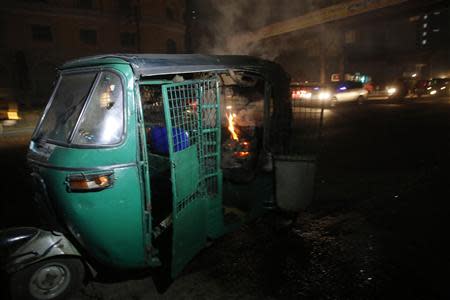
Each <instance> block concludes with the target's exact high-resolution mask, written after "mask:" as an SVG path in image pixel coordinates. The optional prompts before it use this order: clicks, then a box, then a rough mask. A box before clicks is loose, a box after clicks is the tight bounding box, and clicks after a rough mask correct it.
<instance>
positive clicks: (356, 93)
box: [329, 81, 369, 106]
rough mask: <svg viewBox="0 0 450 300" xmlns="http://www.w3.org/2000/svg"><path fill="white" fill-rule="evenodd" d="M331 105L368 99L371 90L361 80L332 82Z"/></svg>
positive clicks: (330, 88) (360, 101)
mask: <svg viewBox="0 0 450 300" xmlns="http://www.w3.org/2000/svg"><path fill="white" fill-rule="evenodd" d="M329 90H330V97H331V105H332V106H334V105H336V104H339V103H343V102H351V101H357V102H358V103H362V102H364V100H367V95H368V94H369V92H368V91H367V90H366V89H365V88H364V86H363V84H362V83H361V82H356V81H340V82H334V83H331V84H330V87H329Z"/></svg>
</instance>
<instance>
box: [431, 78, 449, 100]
mask: <svg viewBox="0 0 450 300" xmlns="http://www.w3.org/2000/svg"><path fill="white" fill-rule="evenodd" d="M427 92H428V93H429V94H430V95H432V96H447V95H449V94H450V79H449V78H433V79H431V80H430V81H429V82H428V87H427Z"/></svg>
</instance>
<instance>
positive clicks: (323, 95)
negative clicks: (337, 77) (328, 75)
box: [319, 92, 331, 100]
mask: <svg viewBox="0 0 450 300" xmlns="http://www.w3.org/2000/svg"><path fill="white" fill-rule="evenodd" d="M330 98H331V94H330V93H329V92H320V93H319V100H329V99H330Z"/></svg>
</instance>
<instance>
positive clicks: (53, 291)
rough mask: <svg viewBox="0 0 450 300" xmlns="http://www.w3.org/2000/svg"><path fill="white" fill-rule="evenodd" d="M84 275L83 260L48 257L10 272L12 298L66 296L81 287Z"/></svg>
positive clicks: (56, 299)
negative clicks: (12, 272)
mask: <svg viewBox="0 0 450 300" xmlns="http://www.w3.org/2000/svg"><path fill="white" fill-rule="evenodd" d="M84 275H85V269H84V265H83V263H82V262H81V260H80V259H77V258H73V257H70V258H69V257H67V258H66V257H55V258H50V259H46V260H43V261H40V262H38V263H35V264H32V265H30V266H28V267H26V268H24V269H22V270H20V271H18V272H16V273H14V274H12V275H11V277H10V294H11V299H12V300H15V299H26V300H61V299H67V298H68V297H69V296H70V295H71V294H72V293H74V292H75V291H77V290H78V289H79V288H80V287H81V284H82V282H83V278H84Z"/></svg>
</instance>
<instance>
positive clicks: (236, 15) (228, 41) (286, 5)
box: [199, 0, 313, 60]
mask: <svg viewBox="0 0 450 300" xmlns="http://www.w3.org/2000/svg"><path fill="white" fill-rule="evenodd" d="M205 1H206V0H205ZM312 1H313V0H306V1H292V0H291V1H288V0H247V1H242V0H228V1H223V0H209V1H208V2H209V4H210V5H211V8H212V9H214V12H210V16H211V19H210V20H209V21H208V22H207V31H208V32H209V35H207V36H204V37H203V38H202V39H201V40H200V47H199V52H203V53H210V54H242V55H257V56H260V57H262V58H266V59H271V60H274V59H275V58H276V57H278V56H279V55H280V53H281V52H282V51H283V50H285V49H287V48H289V47H290V44H291V43H292V42H293V40H292V38H291V37H289V35H287V36H282V37H278V38H277V42H276V43H273V42H272V43H266V42H264V41H262V42H251V40H252V39H253V36H252V35H253V34H254V32H255V31H256V30H257V29H259V28H261V27H264V26H266V25H269V24H272V23H274V22H277V21H280V20H285V19H288V18H292V17H295V16H299V15H302V14H303V13H304V12H305V11H306V10H309V9H311V8H312Z"/></svg>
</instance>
